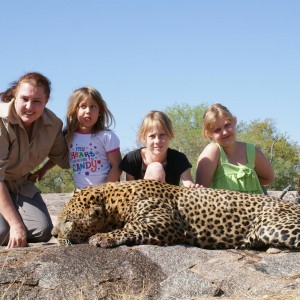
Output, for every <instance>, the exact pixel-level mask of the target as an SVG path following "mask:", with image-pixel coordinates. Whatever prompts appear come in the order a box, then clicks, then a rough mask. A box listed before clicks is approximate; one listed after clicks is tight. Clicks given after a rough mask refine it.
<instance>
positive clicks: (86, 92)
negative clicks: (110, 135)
mask: <svg viewBox="0 0 300 300" xmlns="http://www.w3.org/2000/svg"><path fill="white" fill-rule="evenodd" d="M88 98H91V99H93V100H94V101H95V102H96V103H97V105H98V106H99V118H98V120H97V122H96V124H95V125H94V126H93V128H92V133H97V132H99V131H101V130H104V129H109V127H110V126H112V125H115V119H114V116H113V114H112V113H111V112H110V110H109V109H108V107H107V105H106V102H105V101H104V100H103V98H102V96H101V94H100V93H99V92H98V91H97V90H96V89H95V88H93V87H82V88H79V89H77V90H75V91H74V92H73V93H72V94H71V96H70V98H69V104H68V110H67V128H66V129H67V130H66V133H67V139H68V141H71V139H72V136H73V134H74V133H75V132H76V131H77V130H78V129H79V122H78V119H77V109H78V107H79V105H80V103H81V102H82V101H83V100H85V99H88Z"/></svg>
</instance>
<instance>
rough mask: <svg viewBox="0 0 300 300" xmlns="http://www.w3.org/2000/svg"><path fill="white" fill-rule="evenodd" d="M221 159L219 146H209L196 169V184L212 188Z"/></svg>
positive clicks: (211, 144)
mask: <svg viewBox="0 0 300 300" xmlns="http://www.w3.org/2000/svg"><path fill="white" fill-rule="evenodd" d="M219 159H220V150H219V147H218V145H217V144H214V143H210V144H208V145H207V146H206V147H205V148H204V150H203V151H202V153H201V154H200V156H199V158H198V162H197V169H196V183H197V184H199V185H200V186H203V187H210V186H211V183H212V180H213V178H214V174H215V171H216V169H217V167H218V162H219Z"/></svg>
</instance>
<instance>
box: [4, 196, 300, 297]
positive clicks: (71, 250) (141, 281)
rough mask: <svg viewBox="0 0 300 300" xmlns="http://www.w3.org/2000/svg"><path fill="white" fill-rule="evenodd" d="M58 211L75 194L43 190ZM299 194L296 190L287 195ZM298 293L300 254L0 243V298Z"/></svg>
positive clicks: (53, 242) (51, 207) (180, 247)
mask: <svg viewBox="0 0 300 300" xmlns="http://www.w3.org/2000/svg"><path fill="white" fill-rule="evenodd" d="M43 196H44V199H45V201H46V203H47V205H48V208H49V211H50V214H51V216H52V218H53V221H54V222H55V219H56V216H57V214H58V212H59V210H60V209H61V207H62V206H63V204H64V203H65V201H67V200H68V199H69V198H70V194H64V195H62V194H46V195H43ZM289 196H290V197H291V199H292V200H293V198H294V196H293V194H290V195H289ZM203 298H205V299H216V298H221V299H267V300H269V299H300V252H291V251H281V252H280V251H277V250H276V249H270V250H269V251H268V252H259V251H241V250H234V249H232V250H204V249H200V248H196V247H187V246H184V245H175V246H169V247H159V246H149V245H142V246H134V247H126V246H122V247H118V248H115V249H100V248H96V247H92V246H90V245H73V246H69V247H62V246H59V245H58V244H57V243H56V240H55V239H54V238H53V239H52V240H50V242H48V243H45V244H31V245H30V247H27V248H21V249H13V250H6V249H5V248H4V247H2V248H1V247H0V299H58V300H60V299H72V300H73V299H74V300H76V299H80V300H82V299H123V300H126V299H127V300H129V299H130V300H131V299H133V300H134V299H158V300H169V299H170V300H175V299H180V300H181V299H186V300H192V299H193V300H195V299H203Z"/></svg>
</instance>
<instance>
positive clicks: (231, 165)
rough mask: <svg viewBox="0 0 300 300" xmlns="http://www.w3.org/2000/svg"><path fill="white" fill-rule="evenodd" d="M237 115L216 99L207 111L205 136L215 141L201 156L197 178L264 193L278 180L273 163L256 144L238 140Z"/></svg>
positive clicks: (223, 186) (204, 183) (218, 185)
mask: <svg viewBox="0 0 300 300" xmlns="http://www.w3.org/2000/svg"><path fill="white" fill-rule="evenodd" d="M236 124H237V119H236V117H235V116H233V115H232V114H231V113H230V111H229V110H228V109H227V108H226V107H225V106H223V105H221V104H219V103H216V104H213V105H211V106H210V107H209V108H207V109H206V111H205V112H204V115H203V136H204V137H205V138H207V139H209V140H210V141H211V143H210V144H208V145H207V146H206V147H205V148H204V150H203V151H202V153H201V154H200V156H199V158H198V163H197V170H196V182H197V183H198V184H200V185H202V186H204V187H212V188H219V189H228V190H236V191H241V192H247V193H258V194H260V193H262V192H263V191H262V187H261V186H264V185H267V184H270V183H272V182H273V181H274V173H273V169H272V166H271V163H270V162H269V161H268V159H267V158H266V157H265V155H264V154H263V152H262V151H261V150H260V149H259V148H257V147H255V146H254V145H253V144H249V143H243V142H239V141H237V140H236Z"/></svg>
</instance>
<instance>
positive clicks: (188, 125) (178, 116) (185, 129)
mask: <svg viewBox="0 0 300 300" xmlns="http://www.w3.org/2000/svg"><path fill="white" fill-rule="evenodd" d="M206 107H207V106H206V105H204V104H200V105H198V106H195V107H191V106H189V105H188V104H181V105H179V104H175V105H173V106H171V107H168V108H167V109H166V110H165V113H166V114H167V115H168V116H169V117H170V119H171V120H172V124H173V128H174V135H175V137H174V139H173V140H172V141H171V144H170V147H172V148H174V149H176V150H179V151H181V152H183V153H184V154H185V155H186V156H187V157H188V159H189V161H190V162H191V164H192V165H193V168H192V175H193V177H194V174H195V171H196V170H195V169H196V164H197V159H198V156H199V154H200V152H201V151H202V150H203V148H204V147H205V146H206V145H207V140H205V139H204V138H203V137H202V116H203V113H204V110H205V109H206Z"/></svg>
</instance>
